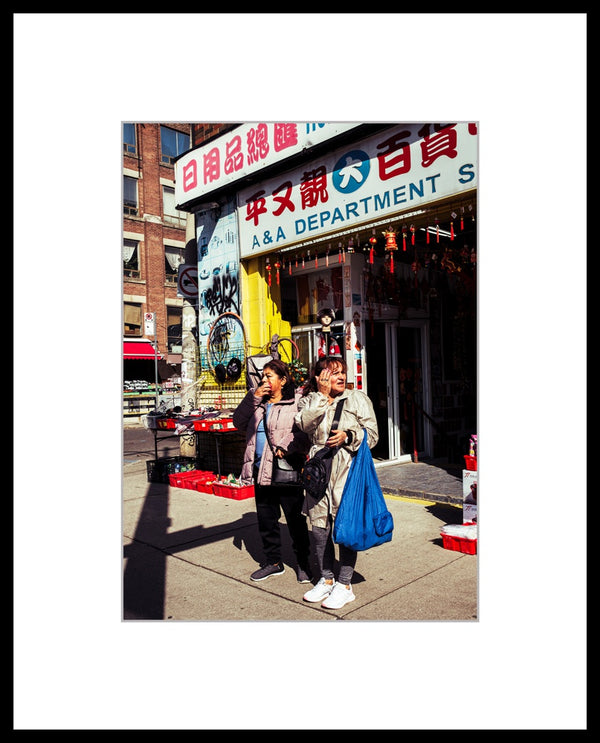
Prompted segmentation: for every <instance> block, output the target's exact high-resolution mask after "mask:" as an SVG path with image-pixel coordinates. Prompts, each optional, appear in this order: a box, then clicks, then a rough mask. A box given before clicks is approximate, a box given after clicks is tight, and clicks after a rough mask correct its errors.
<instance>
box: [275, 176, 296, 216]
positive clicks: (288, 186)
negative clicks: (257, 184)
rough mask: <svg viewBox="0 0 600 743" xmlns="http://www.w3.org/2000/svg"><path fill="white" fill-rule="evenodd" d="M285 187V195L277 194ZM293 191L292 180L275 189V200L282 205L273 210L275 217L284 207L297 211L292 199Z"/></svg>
mask: <svg viewBox="0 0 600 743" xmlns="http://www.w3.org/2000/svg"><path fill="white" fill-rule="evenodd" d="M284 188H285V196H277V194H278V193H279V192H280V191H283V189H284ZM291 193H292V182H291V181H286V182H285V183H282V184H281V186H279V187H278V188H276V189H275V191H273V201H277V202H279V204H280V206H278V207H277V209H275V211H274V212H273V215H274V216H275V217H278V216H279V215H280V214H281V213H282V212H283V211H284V209H289V210H290V211H291V212H293V211H295V209H296V207H295V206H294V204H293V202H292V200H291V199H290V194H291Z"/></svg>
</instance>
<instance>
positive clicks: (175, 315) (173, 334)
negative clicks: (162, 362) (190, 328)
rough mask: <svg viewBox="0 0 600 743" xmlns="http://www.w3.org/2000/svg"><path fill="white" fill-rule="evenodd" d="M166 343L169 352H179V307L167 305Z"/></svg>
mask: <svg viewBox="0 0 600 743" xmlns="http://www.w3.org/2000/svg"><path fill="white" fill-rule="evenodd" d="M167 345H168V347H169V352H170V353H181V307H167Z"/></svg>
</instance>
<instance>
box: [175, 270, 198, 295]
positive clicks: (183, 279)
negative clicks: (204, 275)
mask: <svg viewBox="0 0 600 743" xmlns="http://www.w3.org/2000/svg"><path fill="white" fill-rule="evenodd" d="M177 294H179V295H180V296H182V297H197V296H198V266H193V265H191V264H187V263H186V264H183V265H180V266H179V274H178V276H177Z"/></svg>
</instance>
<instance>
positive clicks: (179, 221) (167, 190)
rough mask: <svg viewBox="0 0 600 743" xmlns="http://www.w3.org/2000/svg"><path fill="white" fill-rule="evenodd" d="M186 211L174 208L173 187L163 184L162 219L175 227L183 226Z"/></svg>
mask: <svg viewBox="0 0 600 743" xmlns="http://www.w3.org/2000/svg"><path fill="white" fill-rule="evenodd" d="M186 218H187V214H186V212H180V211H178V210H177V209H176V208H175V189H174V188H171V187H170V186H163V219H164V221H165V222H169V223H170V224H173V225H175V226H176V227H185V220H186Z"/></svg>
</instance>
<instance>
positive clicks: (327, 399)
mask: <svg viewBox="0 0 600 743" xmlns="http://www.w3.org/2000/svg"><path fill="white" fill-rule="evenodd" d="M304 392H305V395H304V397H302V398H301V400H300V402H299V403H298V410H299V412H298V413H297V415H296V423H297V424H298V426H299V428H300V429H301V430H302V431H304V432H305V433H306V434H307V435H308V436H309V438H310V441H311V448H310V451H309V456H311V457H312V456H313V454H314V453H315V452H316V451H317V450H318V449H321V448H322V447H324V446H327V447H334V448H335V449H336V454H335V456H334V458H333V463H332V467H331V479H330V481H329V485H328V486H327V491H326V493H325V495H324V496H323V498H321V500H319V501H316V500H314V499H313V498H312V497H311V496H310V495H308V494H307V495H306V497H305V511H306V512H307V513H308V517H309V520H310V523H311V527H312V534H313V543H314V547H315V552H316V557H317V563H318V566H319V570H320V572H321V576H320V579H319V582H318V583H317V584H316V586H314V587H313V588H312V589H311V590H310V591H308V592H307V593H305V594H304V600H305V601H311V602H319V601H321V602H322V604H321V606H323V607H325V608H326V609H340V608H341V607H342V606H344V605H345V604H347V603H348V602H350V601H354V599H355V598H356V597H355V595H354V592H353V590H352V576H353V574H354V567H355V565H356V559H357V553H356V552H355V551H354V550H351V549H349V548H348V547H344V546H343V545H339V562H340V569H339V574H338V580H337V582H336V581H335V579H334V573H333V564H334V543H333V522H334V520H335V516H336V513H337V510H338V508H339V505H340V502H341V497H342V491H343V490H344V485H345V484H346V479H347V477H348V471H349V469H350V464H351V462H352V458H353V456H354V455H355V454H356V452H357V451H358V448H359V446H360V444H361V442H362V440H363V438H364V436H367V441H368V445H369V448H370V449H372V448H373V447H374V446H375V444H376V443H377V441H378V440H379V432H378V429H377V421H376V418H375V411H374V410H373V404H372V402H371V400H370V399H369V398H368V397H367V395H366V394H365V393H364V392H362V391H361V390H354V389H351V390H349V389H346V363H345V361H344V360H343V359H342V358H341V357H337V356H326V357H324V358H321V359H319V361H317V363H316V365H315V369H314V373H313V376H312V377H311V379H310V380H309V382H308V383H307V385H306V386H305V388H304ZM342 399H343V400H344V405H343V407H342V413H341V417H340V422H339V425H338V427H337V429H335V430H331V426H332V423H333V419H334V416H335V408H336V406H337V403H338V402H339V401H340V400H342ZM330 432H331V433H330Z"/></svg>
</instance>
